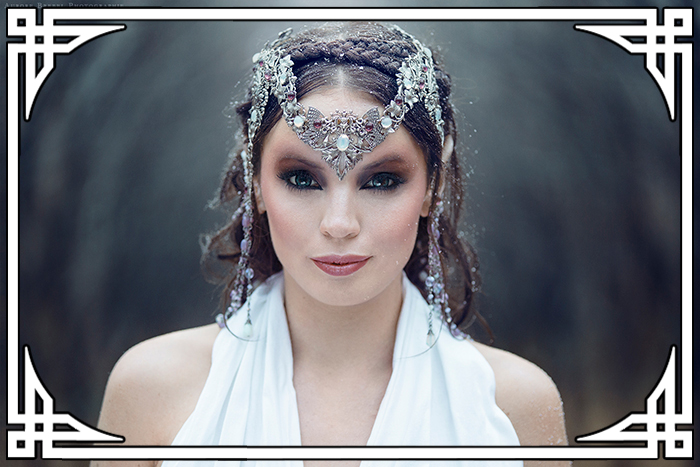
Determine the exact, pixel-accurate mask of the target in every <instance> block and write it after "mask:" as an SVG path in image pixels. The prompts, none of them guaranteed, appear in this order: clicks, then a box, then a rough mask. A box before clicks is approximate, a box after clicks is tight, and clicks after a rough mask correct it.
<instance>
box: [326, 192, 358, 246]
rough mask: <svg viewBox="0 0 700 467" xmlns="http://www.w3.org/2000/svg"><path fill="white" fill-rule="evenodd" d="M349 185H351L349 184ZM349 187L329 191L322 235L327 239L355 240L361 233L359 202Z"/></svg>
mask: <svg viewBox="0 0 700 467" xmlns="http://www.w3.org/2000/svg"><path fill="white" fill-rule="evenodd" d="M348 185H349V184H348ZM344 188H347V187H343V188H339V189H335V190H332V189H331V190H329V194H328V197H327V202H326V206H325V209H324V212H323V218H322V219H321V225H320V229H321V233H322V234H323V235H324V236H325V237H329V238H336V239H343V238H353V237H356V236H357V235H358V234H359V233H360V220H359V218H358V214H359V213H358V211H357V200H356V199H355V197H354V196H353V194H352V193H350V191H351V190H348V189H344Z"/></svg>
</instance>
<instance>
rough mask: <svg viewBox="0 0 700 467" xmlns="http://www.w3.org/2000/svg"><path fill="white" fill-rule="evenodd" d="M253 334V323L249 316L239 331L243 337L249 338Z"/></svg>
mask: <svg viewBox="0 0 700 467" xmlns="http://www.w3.org/2000/svg"><path fill="white" fill-rule="evenodd" d="M252 335H253V323H251V322H250V318H248V319H247V320H246V322H245V324H244V325H243V332H242V333H241V336H242V337H243V338H245V339H250V337H252Z"/></svg>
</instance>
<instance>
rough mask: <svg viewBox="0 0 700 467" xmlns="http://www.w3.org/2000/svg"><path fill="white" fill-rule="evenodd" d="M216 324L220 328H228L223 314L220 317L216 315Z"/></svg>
mask: <svg viewBox="0 0 700 467" xmlns="http://www.w3.org/2000/svg"><path fill="white" fill-rule="evenodd" d="M216 324H218V325H219V327H220V328H223V327H224V326H226V322H225V321H224V315H223V313H219V314H218V315H216Z"/></svg>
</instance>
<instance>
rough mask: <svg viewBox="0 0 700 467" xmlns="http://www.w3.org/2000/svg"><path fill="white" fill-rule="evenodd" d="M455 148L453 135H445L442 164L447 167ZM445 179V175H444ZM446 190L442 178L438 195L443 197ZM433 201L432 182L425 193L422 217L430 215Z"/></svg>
mask: <svg viewBox="0 0 700 467" xmlns="http://www.w3.org/2000/svg"><path fill="white" fill-rule="evenodd" d="M454 148H455V141H454V139H453V138H452V135H447V136H445V143H444V144H443V145H442V155H441V156H440V159H442V166H443V167H446V166H447V164H448V163H449V162H450V157H452V151H453V150H454ZM443 180H444V177H443ZM443 191H445V184H444V182H443V181H442V180H441V181H440V186H439V187H438V189H437V195H438V198H442V193H443ZM432 201H433V187H432V183H431V184H430V185H428V190H427V191H426V193H425V198H423V206H422V207H421V210H420V215H421V217H428V215H429V214H430V205H431V204H432Z"/></svg>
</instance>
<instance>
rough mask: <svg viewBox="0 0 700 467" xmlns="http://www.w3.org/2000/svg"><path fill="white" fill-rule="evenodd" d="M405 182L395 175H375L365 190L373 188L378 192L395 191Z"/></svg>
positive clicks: (366, 184)
mask: <svg viewBox="0 0 700 467" xmlns="http://www.w3.org/2000/svg"><path fill="white" fill-rule="evenodd" d="M403 182H404V180H403V179H402V178H401V177H399V176H397V175H394V174H390V173H379V174H376V175H374V176H373V177H372V178H371V179H369V181H368V182H367V183H365V186H364V187H363V188H373V189H377V190H393V189H395V188H398V187H399V185H401V184H402V183H403Z"/></svg>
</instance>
